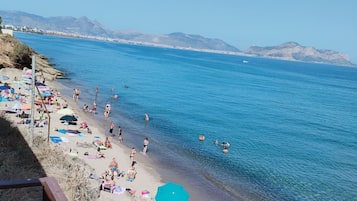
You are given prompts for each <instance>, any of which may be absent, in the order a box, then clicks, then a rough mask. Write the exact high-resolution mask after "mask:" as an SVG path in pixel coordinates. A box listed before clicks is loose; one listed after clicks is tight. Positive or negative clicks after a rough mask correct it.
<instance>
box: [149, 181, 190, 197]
mask: <svg viewBox="0 0 357 201" xmlns="http://www.w3.org/2000/svg"><path fill="white" fill-rule="evenodd" d="M189 198H190V194H188V192H187V191H186V190H185V188H184V187H183V186H182V185H180V184H175V183H172V182H169V183H166V184H164V185H163V186H159V187H158V188H157V193H156V196H155V200H156V201H167V200H170V201H188V199H189Z"/></svg>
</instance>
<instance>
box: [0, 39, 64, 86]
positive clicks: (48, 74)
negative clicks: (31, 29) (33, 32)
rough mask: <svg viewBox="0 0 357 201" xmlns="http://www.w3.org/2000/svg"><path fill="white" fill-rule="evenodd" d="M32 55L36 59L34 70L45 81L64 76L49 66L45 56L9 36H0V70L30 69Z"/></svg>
mask: <svg viewBox="0 0 357 201" xmlns="http://www.w3.org/2000/svg"><path fill="white" fill-rule="evenodd" d="M19 47H20V48H19ZM19 49H20V50H19ZM22 49H23V50H22ZM32 55H35V57H36V70H37V71H40V72H42V73H43V76H44V77H45V78H46V79H47V80H54V79H56V78H62V77H63V76H64V73H63V72H61V71H59V70H57V69H55V68H53V67H52V66H51V64H49V62H48V59H47V58H46V57H45V56H42V55H40V54H38V53H37V52H35V51H34V50H33V49H32V48H30V47H28V46H26V45H24V44H22V43H21V42H20V41H18V40H17V39H16V38H14V37H12V36H10V35H7V34H0V69H1V68H18V69H21V70H22V69H23V68H31V63H32V59H31V57H32Z"/></svg>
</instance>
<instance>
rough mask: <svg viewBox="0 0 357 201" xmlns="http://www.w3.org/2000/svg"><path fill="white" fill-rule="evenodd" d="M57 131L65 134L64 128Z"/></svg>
mask: <svg viewBox="0 0 357 201" xmlns="http://www.w3.org/2000/svg"><path fill="white" fill-rule="evenodd" d="M57 132H60V133H62V134H66V132H67V131H66V130H65V129H57Z"/></svg>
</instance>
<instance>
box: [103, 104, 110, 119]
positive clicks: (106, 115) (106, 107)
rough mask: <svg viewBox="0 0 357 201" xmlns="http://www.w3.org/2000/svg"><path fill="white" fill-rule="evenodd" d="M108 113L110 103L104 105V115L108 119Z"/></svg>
mask: <svg viewBox="0 0 357 201" xmlns="http://www.w3.org/2000/svg"><path fill="white" fill-rule="evenodd" d="M109 114H110V104H109V103H107V104H106V105H105V111H104V117H105V119H108V118H109Z"/></svg>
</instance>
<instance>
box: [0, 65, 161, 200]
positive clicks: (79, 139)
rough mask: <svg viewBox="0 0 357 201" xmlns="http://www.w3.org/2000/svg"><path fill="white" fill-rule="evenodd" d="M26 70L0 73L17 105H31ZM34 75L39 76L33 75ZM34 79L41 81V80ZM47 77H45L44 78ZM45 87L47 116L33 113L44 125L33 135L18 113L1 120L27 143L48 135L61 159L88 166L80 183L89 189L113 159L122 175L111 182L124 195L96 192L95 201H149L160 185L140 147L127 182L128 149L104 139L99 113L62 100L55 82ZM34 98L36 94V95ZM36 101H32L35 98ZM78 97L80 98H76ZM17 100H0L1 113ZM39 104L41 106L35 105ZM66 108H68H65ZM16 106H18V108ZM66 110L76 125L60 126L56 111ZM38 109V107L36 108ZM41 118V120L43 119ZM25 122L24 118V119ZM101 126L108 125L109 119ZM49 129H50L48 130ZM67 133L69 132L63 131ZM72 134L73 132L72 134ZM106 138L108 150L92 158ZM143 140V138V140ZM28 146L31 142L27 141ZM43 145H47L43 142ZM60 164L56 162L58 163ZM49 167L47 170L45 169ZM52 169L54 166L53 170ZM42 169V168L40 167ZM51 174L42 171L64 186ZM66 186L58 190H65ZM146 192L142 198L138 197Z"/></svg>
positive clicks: (46, 83)
mask: <svg viewBox="0 0 357 201" xmlns="http://www.w3.org/2000/svg"><path fill="white" fill-rule="evenodd" d="M25 73H26V69H24V70H18V69H12V68H3V69H1V70H0V74H1V75H6V76H8V77H9V78H10V79H9V80H6V81H3V83H4V82H6V83H7V84H8V85H9V86H10V87H12V88H14V90H15V92H14V93H16V94H22V95H23V96H22V95H20V98H19V99H21V106H22V105H24V104H29V103H30V102H31V96H30V91H29V90H28V89H29V85H27V86H25V85H26V84H24V83H22V82H20V80H21V78H23V75H25ZM37 74H38V75H37V76H39V77H40V76H41V74H39V73H37ZM39 77H38V78H37V79H39V80H42V78H39ZM47 78H48V77H47ZM45 85H46V86H47V87H48V88H49V90H50V91H51V92H52V94H53V95H54V96H53V99H52V100H53V101H52V104H51V103H50V104H46V108H47V110H48V111H50V112H49V113H48V114H46V112H44V111H41V112H35V115H34V119H40V120H41V119H44V120H46V122H45V123H44V125H39V127H34V134H33V136H30V130H31V129H29V124H26V122H25V121H26V120H25V121H24V119H22V118H20V117H17V114H18V113H19V112H18V111H17V112H16V113H5V114H4V115H5V117H6V118H7V119H8V120H9V121H10V122H12V124H13V125H14V126H16V127H18V129H19V130H20V131H21V133H22V135H23V136H24V138H29V139H30V140H31V139H32V140H33V139H35V138H36V136H40V137H43V138H45V139H47V137H48V132H49V135H50V136H51V139H52V140H49V142H48V143H49V146H50V147H51V148H52V149H55V150H57V151H59V153H60V154H63V156H64V157H66V158H69V160H71V159H72V158H78V159H81V161H83V162H84V163H85V164H86V165H88V167H89V172H90V173H89V172H88V173H89V174H88V175H87V177H84V178H83V180H88V182H89V183H90V185H91V186H92V187H93V189H99V186H100V184H101V182H102V179H99V177H101V176H102V175H103V173H105V172H106V171H109V163H110V162H111V161H112V159H113V158H115V160H116V161H117V163H118V168H119V172H120V173H122V174H123V175H122V176H118V177H117V176H115V177H114V182H115V185H116V186H121V187H124V188H125V189H127V190H126V191H125V192H119V193H118V194H114V193H110V192H106V191H100V197H99V199H98V200H117V199H119V198H120V200H133V199H134V200H135V199H136V200H139V199H140V200H151V199H153V198H154V197H155V195H156V192H157V188H158V187H159V186H161V185H163V184H164V183H163V182H162V181H161V178H160V176H159V174H158V173H157V172H156V171H155V167H154V166H153V165H152V164H151V162H150V160H149V158H148V156H147V155H145V154H143V153H141V151H142V147H136V148H135V149H136V152H137V153H136V154H135V156H134V161H136V164H135V165H134V167H135V170H136V176H135V179H133V180H129V179H128V178H127V175H126V173H127V171H128V170H129V169H130V167H131V165H132V161H131V158H130V157H129V156H130V151H131V147H128V146H126V145H125V144H124V143H118V138H117V137H111V136H108V131H107V130H106V127H103V126H101V125H100V123H99V122H97V121H96V120H94V118H93V115H103V114H93V113H89V112H85V111H83V109H82V108H81V106H79V105H78V104H77V102H75V101H74V100H73V99H72V97H64V96H63V95H62V94H61V93H60V92H61V89H60V88H59V86H58V85H57V83H56V80H55V79H53V80H50V79H46V82H45ZM37 98H39V97H38V95H37ZM37 98H36V99H37ZM79 98H80V97H79ZM15 103H17V101H5V102H4V101H3V102H1V105H0V106H1V109H2V110H3V111H10V110H14V104H15ZM38 105H41V104H38ZM66 105H68V106H67V107H66ZM21 106H20V107H21ZM64 107H65V108H68V109H70V110H72V111H73V115H74V116H75V117H77V125H71V124H69V125H68V124H66V123H63V121H62V122H61V121H60V118H61V117H62V116H64V114H60V113H59V112H58V111H60V110H62V109H63V108H64ZM36 108H37V109H38V106H36ZM21 111H24V113H25V114H30V110H28V109H26V110H22V109H21ZM47 115H49V116H50V118H48V117H47ZM44 116H45V117H44ZM26 119H28V118H26ZM83 122H85V123H86V124H87V126H88V127H89V128H90V130H91V133H88V129H86V128H80V125H81V123H83ZM104 123H108V124H109V123H110V117H109V119H108V120H106V121H105V122H104ZM49 127H50V128H49ZM67 131H69V132H67ZM73 131H76V132H73ZM116 132H118V130H117V127H115V128H114V132H113V133H114V134H116ZM106 136H108V139H109V140H110V141H111V145H112V148H107V149H104V148H102V150H101V152H102V153H103V154H104V157H105V158H98V157H96V153H97V146H96V145H95V144H93V142H95V141H96V140H97V142H98V140H100V141H101V142H103V143H104V141H105V139H106ZM143 140H144V139H143ZM29 143H30V144H31V142H29ZM45 143H47V142H45ZM58 162H59V163H61V162H60V161H58ZM48 168H51V167H48ZM53 168H55V167H53ZM44 169H45V170H46V168H45V167H44ZM51 172H56V170H46V173H48V175H47V176H53V177H55V178H56V177H57V178H56V179H57V180H58V181H59V184H60V186H61V187H62V186H63V185H68V184H63V183H61V180H63V179H62V178H59V175H57V174H53V175H51ZM65 188H66V187H62V189H65ZM143 192H149V193H146V194H145V196H143V195H144V194H142V193H143ZM65 194H66V196H67V198H68V199H69V200H73V199H72V198H71V197H70V195H71V194H70V193H68V192H65Z"/></svg>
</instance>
